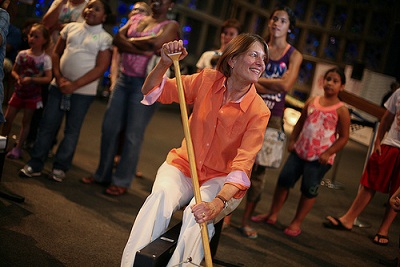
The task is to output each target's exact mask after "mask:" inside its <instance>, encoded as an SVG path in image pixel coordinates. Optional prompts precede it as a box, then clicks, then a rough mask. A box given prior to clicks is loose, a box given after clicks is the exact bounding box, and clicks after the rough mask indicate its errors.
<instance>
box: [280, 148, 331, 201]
mask: <svg viewBox="0 0 400 267" xmlns="http://www.w3.org/2000/svg"><path fill="white" fill-rule="evenodd" d="M331 167H332V165H330V164H327V165H323V164H321V163H319V161H318V160H315V161H307V160H303V159H301V158H300V157H299V156H298V155H297V154H296V153H295V152H291V153H290V155H289V157H288V159H287V160H286V162H285V165H284V166H283V168H282V171H281V173H280V174H279V178H278V185H279V186H281V187H285V188H293V187H294V185H295V184H296V182H297V181H298V180H299V179H300V177H301V176H303V179H302V181H301V187H300V190H301V192H302V194H303V195H304V196H305V197H307V198H314V197H316V196H317V195H318V188H319V185H320V183H321V180H322V178H323V177H324V175H325V173H327V171H329V169H330V168H331Z"/></svg>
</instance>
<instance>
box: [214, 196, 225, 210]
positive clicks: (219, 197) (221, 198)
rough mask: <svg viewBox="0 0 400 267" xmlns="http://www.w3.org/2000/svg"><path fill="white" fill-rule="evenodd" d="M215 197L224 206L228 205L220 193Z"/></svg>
mask: <svg viewBox="0 0 400 267" xmlns="http://www.w3.org/2000/svg"><path fill="white" fill-rule="evenodd" d="M215 198H218V199H220V200H221V201H222V203H224V208H226V207H228V201H227V200H226V199H225V198H224V197H223V196H221V195H217V196H216V197H215Z"/></svg>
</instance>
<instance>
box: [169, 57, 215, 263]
mask: <svg viewBox="0 0 400 267" xmlns="http://www.w3.org/2000/svg"><path fill="white" fill-rule="evenodd" d="M179 55H180V53H175V54H172V55H168V56H170V58H171V59H172V61H173V64H174V68H175V77H176V84H177V87H178V95H179V106H180V109H181V118H182V124H183V132H184V135H185V139H186V147H187V152H188V157H189V166H190V172H191V174H192V182H193V191H194V198H195V200H196V204H198V203H201V201H202V200H201V194H200V186H199V178H198V176H197V168H196V159H195V155H194V149H193V143H192V137H191V135H190V129H189V120H188V116H187V114H188V113H187V108H186V100H185V92H184V91H183V84H182V77H181V70H180V66H179ZM200 227H201V237H202V241H203V248H204V258H205V263H206V267H212V266H213V264H212V259H211V250H210V243H209V238H208V230H207V223H205V222H204V223H201V224H200Z"/></svg>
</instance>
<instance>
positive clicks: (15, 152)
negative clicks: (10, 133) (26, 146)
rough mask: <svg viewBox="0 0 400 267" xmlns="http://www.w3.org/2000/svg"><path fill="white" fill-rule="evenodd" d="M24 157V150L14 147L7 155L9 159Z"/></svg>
mask: <svg viewBox="0 0 400 267" xmlns="http://www.w3.org/2000/svg"><path fill="white" fill-rule="evenodd" d="M21 157H22V150H21V149H20V148H18V147H14V148H13V149H11V150H10V152H8V153H7V158H9V159H20V158H21Z"/></svg>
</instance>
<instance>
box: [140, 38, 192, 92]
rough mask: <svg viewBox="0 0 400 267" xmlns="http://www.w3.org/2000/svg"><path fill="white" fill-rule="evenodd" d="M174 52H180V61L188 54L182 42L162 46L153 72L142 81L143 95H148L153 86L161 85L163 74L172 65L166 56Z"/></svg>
mask: <svg viewBox="0 0 400 267" xmlns="http://www.w3.org/2000/svg"><path fill="white" fill-rule="evenodd" d="M174 52H182V54H181V55H180V57H179V60H182V59H184V58H185V57H186V56H187V54H188V53H187V51H186V48H185V47H184V46H183V42H182V40H179V41H173V42H169V43H166V44H164V45H163V48H162V49H161V59H160V61H159V62H158V63H157V65H156V66H155V67H154V68H153V70H152V71H151V72H150V73H149V75H148V76H147V78H146V80H145V81H144V84H143V87H142V93H143V94H144V95H146V94H148V93H149V92H150V91H151V89H153V88H154V87H155V86H157V85H159V84H161V82H162V79H163V76H164V74H165V72H166V71H167V70H168V68H169V67H170V66H171V65H172V60H171V58H170V57H169V56H168V54H172V53H174Z"/></svg>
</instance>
